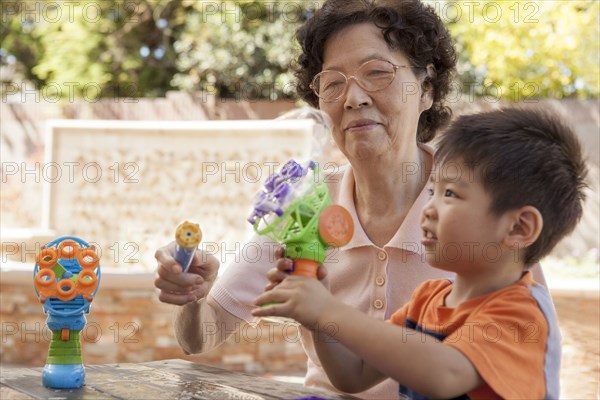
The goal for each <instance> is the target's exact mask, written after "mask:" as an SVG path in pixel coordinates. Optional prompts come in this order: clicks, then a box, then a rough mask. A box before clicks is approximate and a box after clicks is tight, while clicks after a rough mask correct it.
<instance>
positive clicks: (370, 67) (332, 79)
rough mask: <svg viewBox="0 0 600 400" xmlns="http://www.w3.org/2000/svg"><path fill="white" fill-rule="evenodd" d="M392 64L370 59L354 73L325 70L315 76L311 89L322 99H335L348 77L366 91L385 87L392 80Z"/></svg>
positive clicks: (345, 84)
mask: <svg viewBox="0 0 600 400" xmlns="http://www.w3.org/2000/svg"><path fill="white" fill-rule="evenodd" d="M394 75H395V69H394V65H393V64H392V63H390V62H389V61H385V60H370V61H367V62H366V63H364V64H363V65H361V66H360V67H359V68H358V69H357V70H356V72H355V73H354V75H351V76H350V77H346V75H344V74H343V73H341V72H339V71H332V70H327V71H323V72H321V73H319V74H317V75H316V76H315V79H314V80H313V89H314V91H315V93H316V94H317V96H319V97H320V98H322V99H324V100H336V99H338V98H340V97H341V96H342V94H343V93H344V91H345V90H346V86H347V85H348V80H349V79H350V78H354V79H356V81H357V82H358V85H359V86H360V87H361V88H363V89H364V90H366V91H369V92H374V91H377V90H382V89H384V88H386V87H387V86H388V85H389V84H390V83H392V80H394Z"/></svg>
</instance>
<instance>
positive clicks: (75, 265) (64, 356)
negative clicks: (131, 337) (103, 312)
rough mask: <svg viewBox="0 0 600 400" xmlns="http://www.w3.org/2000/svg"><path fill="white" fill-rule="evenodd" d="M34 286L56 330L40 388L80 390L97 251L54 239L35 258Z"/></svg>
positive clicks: (97, 278) (95, 284)
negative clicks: (83, 337) (82, 337)
mask: <svg viewBox="0 0 600 400" xmlns="http://www.w3.org/2000/svg"><path fill="white" fill-rule="evenodd" d="M33 281H34V288H35V292H36V294H37V296H38V299H39V301H40V303H42V305H43V309H44V313H45V314H47V315H48V319H47V320H46V324H47V325H48V328H50V330H51V331H52V340H51V341H50V348H49V349H48V358H47V360H46V365H45V366H44V369H43V371H42V383H43V385H44V386H46V387H48V388H57V389H72V388H78V387H81V386H82V385H83V384H84V383H85V369H84V367H83V362H82V357H81V344H80V342H79V333H80V332H81V330H82V329H83V328H84V327H85V323H86V319H85V315H84V314H87V313H89V311H90V303H91V302H92V300H94V298H95V296H96V292H97V291H98V287H99V284H100V259H99V257H98V254H97V252H96V248H95V247H94V246H90V245H89V244H88V243H86V242H84V241H83V240H81V239H79V238H76V237H73V236H63V237H60V238H58V239H56V240H53V241H52V242H50V243H48V244H47V245H45V246H44V247H43V248H42V249H41V250H40V252H39V253H38V254H37V256H36V263H35V267H34V270H33Z"/></svg>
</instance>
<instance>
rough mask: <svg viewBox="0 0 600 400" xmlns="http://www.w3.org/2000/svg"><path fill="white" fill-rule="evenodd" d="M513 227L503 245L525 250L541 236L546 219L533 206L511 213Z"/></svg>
mask: <svg viewBox="0 0 600 400" xmlns="http://www.w3.org/2000/svg"><path fill="white" fill-rule="evenodd" d="M510 220H511V225H510V227H509V229H508V231H507V232H506V235H505V237H504V239H503V240H502V243H503V244H504V245H505V246H506V247H509V248H514V249H524V248H526V247H529V246H531V245H532V244H533V243H534V242H535V241H536V240H537V239H538V237H539V236H540V233H541V232H542V227H543V226H544V219H543V218H542V214H541V213H540V212H539V210H538V209H537V208H535V207H533V206H525V207H521V208H519V209H517V210H514V211H512V212H511V213H510Z"/></svg>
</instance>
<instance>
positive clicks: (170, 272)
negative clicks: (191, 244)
mask: <svg viewBox="0 0 600 400" xmlns="http://www.w3.org/2000/svg"><path fill="white" fill-rule="evenodd" d="M176 246H177V243H176V242H174V241H173V242H171V243H169V244H168V245H166V246H163V247H161V248H159V249H158V250H156V253H155V254H154V257H155V258H156V261H158V268H157V271H156V272H157V274H158V276H157V277H156V280H155V281H154V286H156V288H157V289H159V291H160V293H159V295H158V299H159V300H160V301H162V302H163V303H168V304H175V305H184V304H187V303H191V302H193V301H196V300H198V299H201V298H203V297H206V295H207V294H208V292H209V291H210V288H211V287H212V285H213V283H214V282H215V280H216V279H217V273H218V271H219V260H217V258H216V257H214V256H212V255H210V254H207V253H205V252H203V251H201V250H196V253H195V254H194V258H193V259H192V263H191V264H190V267H189V269H188V272H182V268H181V265H179V263H177V261H175V258H174V257H173V254H175V247H176Z"/></svg>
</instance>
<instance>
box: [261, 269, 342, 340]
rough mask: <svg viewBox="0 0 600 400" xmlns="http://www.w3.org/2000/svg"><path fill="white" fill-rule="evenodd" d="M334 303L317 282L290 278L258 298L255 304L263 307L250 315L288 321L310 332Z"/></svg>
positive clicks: (294, 277) (308, 279)
mask: <svg viewBox="0 0 600 400" xmlns="http://www.w3.org/2000/svg"><path fill="white" fill-rule="evenodd" d="M319 269H322V268H319ZM334 302H335V299H334V298H333V296H332V295H331V294H330V293H329V291H328V290H327V289H326V288H325V287H324V286H323V284H321V282H320V281H318V280H316V279H311V278H307V277H304V276H293V275H292V276H288V277H287V278H285V279H284V280H283V282H281V283H280V284H278V285H277V286H276V287H274V288H273V289H271V290H269V291H267V292H265V293H263V294H262V295H260V296H259V297H258V298H257V299H256V300H255V304H256V305H258V306H263V307H260V308H255V309H254V310H252V315H254V316H255V317H266V316H279V317H287V318H292V319H294V320H296V321H298V322H299V323H301V324H302V325H304V326H306V327H308V328H311V329H312V328H315V327H317V326H318V323H319V321H318V319H319V316H321V315H323V314H324V310H326V309H327V307H329V306H331V305H332V304H333V303H334Z"/></svg>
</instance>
